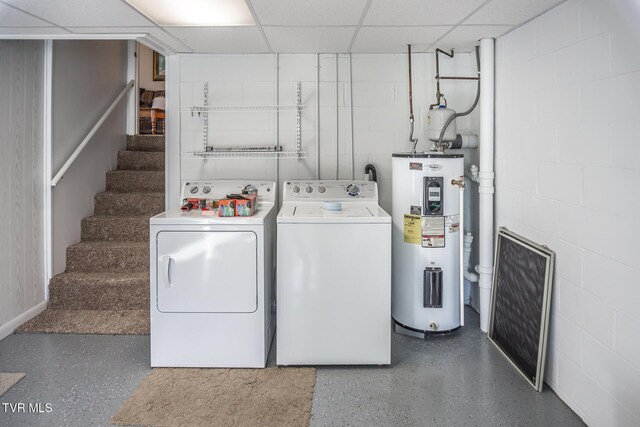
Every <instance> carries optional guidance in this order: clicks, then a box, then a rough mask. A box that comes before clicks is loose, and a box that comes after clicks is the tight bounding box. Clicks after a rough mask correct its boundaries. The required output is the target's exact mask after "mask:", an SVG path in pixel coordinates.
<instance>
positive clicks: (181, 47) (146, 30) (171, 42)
mask: <svg viewBox="0 0 640 427" xmlns="http://www.w3.org/2000/svg"><path fill="white" fill-rule="evenodd" d="M67 29H68V30H69V31H71V32H73V33H78V34H138V33H139V34H149V35H151V36H153V37H154V38H156V39H157V40H159V41H160V42H162V43H164V44H166V45H167V47H169V48H170V49H172V50H174V51H176V52H185V51H186V52H191V49H189V46H186V45H185V44H184V43H182V42H181V41H180V40H179V39H177V38H176V37H174V36H172V35H171V34H168V33H167V32H165V31H163V30H162V29H161V28H158V27H156V26H153V27H67Z"/></svg>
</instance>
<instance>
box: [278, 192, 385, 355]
mask: <svg viewBox="0 0 640 427" xmlns="http://www.w3.org/2000/svg"><path fill="white" fill-rule="evenodd" d="M277 223H278V238H277V240H278V245H277V249H278V257H277V258H278V260H277V265H278V268H277V277H278V281H277V282H278V283H277V289H278V310H277V318H278V333H277V363H278V365H352V364H378V365H383V364H389V363H390V362H391V217H390V216H389V214H387V213H386V212H385V211H384V210H383V209H382V208H380V207H379V206H378V188H377V184H376V183H375V182H372V181H289V182H286V183H285V184H284V192H283V205H282V209H281V210H280V213H279V214H278V219H277Z"/></svg>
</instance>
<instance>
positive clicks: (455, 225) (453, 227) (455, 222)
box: [446, 215, 460, 233]
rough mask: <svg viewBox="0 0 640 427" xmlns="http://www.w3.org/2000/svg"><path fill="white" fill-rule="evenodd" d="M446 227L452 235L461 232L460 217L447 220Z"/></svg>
mask: <svg viewBox="0 0 640 427" xmlns="http://www.w3.org/2000/svg"><path fill="white" fill-rule="evenodd" d="M446 226H447V227H448V228H449V232H450V233H457V232H458V231H460V215H450V216H448V217H447V219H446Z"/></svg>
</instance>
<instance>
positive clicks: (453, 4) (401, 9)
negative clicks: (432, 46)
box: [364, 0, 486, 26]
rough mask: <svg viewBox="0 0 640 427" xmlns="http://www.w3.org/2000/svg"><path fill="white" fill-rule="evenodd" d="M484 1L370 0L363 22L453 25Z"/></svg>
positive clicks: (366, 23)
mask: <svg viewBox="0 0 640 427" xmlns="http://www.w3.org/2000/svg"><path fill="white" fill-rule="evenodd" d="M485 1H486V0H402V1H398V0H373V2H372V3H371V7H370V8H369V12H368V13H367V16H366V17H365V19H364V25H389V26H391V25H455V24H457V23H458V22H460V21H461V20H462V19H464V18H465V17H466V16H468V15H469V14H470V13H471V12H473V11H474V10H475V9H477V8H478V7H480V6H481V5H482V4H483V3H484V2H485Z"/></svg>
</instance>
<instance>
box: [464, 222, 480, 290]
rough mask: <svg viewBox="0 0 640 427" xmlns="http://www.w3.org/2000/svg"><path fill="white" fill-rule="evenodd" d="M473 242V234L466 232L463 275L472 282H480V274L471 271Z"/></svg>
mask: <svg viewBox="0 0 640 427" xmlns="http://www.w3.org/2000/svg"><path fill="white" fill-rule="evenodd" d="M472 243H473V234H471V233H465V235H464V260H463V263H462V265H463V268H464V271H463V275H464V278H465V280H468V281H469V282H471V283H477V282H478V274H477V273H472V272H471V271H469V264H470V260H471V244H472Z"/></svg>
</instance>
